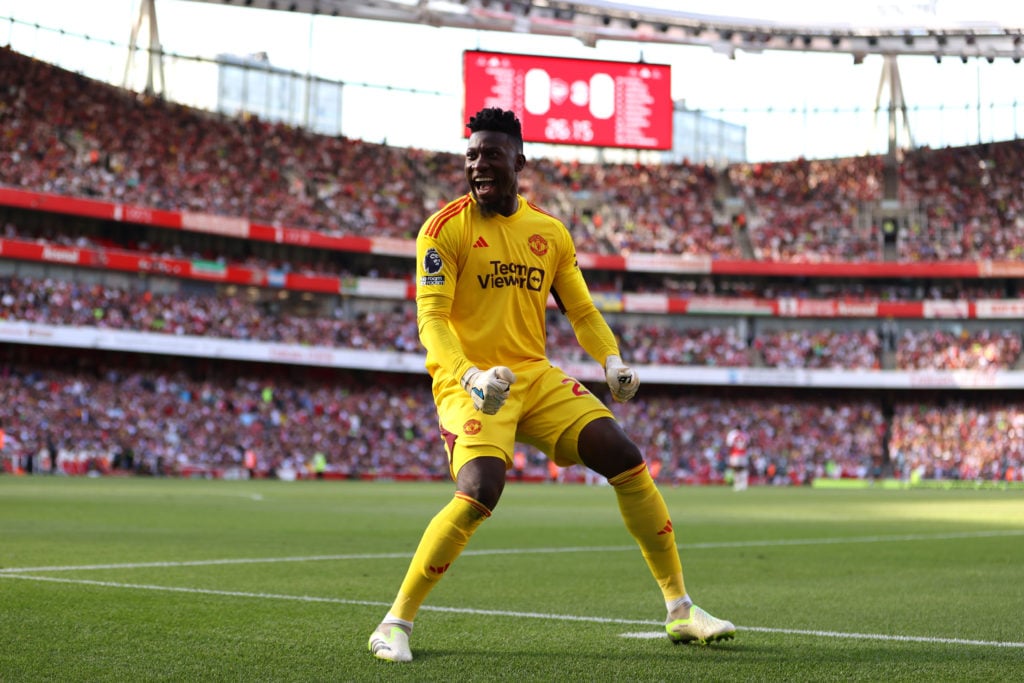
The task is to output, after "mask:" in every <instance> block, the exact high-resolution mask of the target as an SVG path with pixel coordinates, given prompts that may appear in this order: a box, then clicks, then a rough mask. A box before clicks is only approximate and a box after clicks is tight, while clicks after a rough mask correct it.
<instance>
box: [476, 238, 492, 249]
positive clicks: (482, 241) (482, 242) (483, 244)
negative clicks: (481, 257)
mask: <svg viewBox="0 0 1024 683" xmlns="http://www.w3.org/2000/svg"><path fill="white" fill-rule="evenodd" d="M489 246H491V245H489V244H487V240H485V239H484V238H483V237H477V238H476V242H473V248H474V249H476V248H477V247H489Z"/></svg>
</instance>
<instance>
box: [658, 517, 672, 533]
mask: <svg viewBox="0 0 1024 683" xmlns="http://www.w3.org/2000/svg"><path fill="white" fill-rule="evenodd" d="M670 533H672V520H671V519H670V520H668V521H667V522H666V523H665V528H664V529H662V530H661V531H659V532H658V535H659V536H662V535H664V534H670Z"/></svg>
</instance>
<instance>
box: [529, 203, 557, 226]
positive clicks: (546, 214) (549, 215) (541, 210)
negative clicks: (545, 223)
mask: <svg viewBox="0 0 1024 683" xmlns="http://www.w3.org/2000/svg"><path fill="white" fill-rule="evenodd" d="M526 204H527V205H528V206H529V207H530V208H531V209H533V210H534V211H536V212H537V213H542V214H544V215H545V216H547V217H548V218H554V219H555V220H556V221H559V222H561V219H560V218H559V217H558V216H556V215H554V214H553V213H549V212H547V211H545V210H544V209H542V208H540V207H539V206H537V205H536V204H534V203H533V202H529V201H528V202H526Z"/></svg>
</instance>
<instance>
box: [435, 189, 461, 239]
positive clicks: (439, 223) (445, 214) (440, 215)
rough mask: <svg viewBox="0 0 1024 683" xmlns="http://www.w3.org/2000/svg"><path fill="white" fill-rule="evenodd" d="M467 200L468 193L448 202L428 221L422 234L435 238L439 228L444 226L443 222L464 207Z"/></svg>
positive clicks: (439, 231)
mask: <svg viewBox="0 0 1024 683" xmlns="http://www.w3.org/2000/svg"><path fill="white" fill-rule="evenodd" d="M469 202H470V197H469V195H466V196H465V197H462V198H461V199H456V200H455V201H453V202H451V203H450V204H448V206H446V207H444V208H443V209H441V210H440V211H438V212H437V214H436V215H435V216H434V217H433V218H432V219H430V222H429V223H428V224H427V227H426V230H424V232H423V234H425V235H426V236H427V237H431V238H436V237H437V236H438V235H440V234H441V228H443V227H444V224H445V223H447V222H448V221H449V220H450V219H451V218H452V216H455V215H456V214H458V213H459V212H460V211H462V210H463V209H464V208H466V206H467V205H468V204H469Z"/></svg>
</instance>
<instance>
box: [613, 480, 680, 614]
mask: <svg viewBox="0 0 1024 683" xmlns="http://www.w3.org/2000/svg"><path fill="white" fill-rule="evenodd" d="M608 483H610V484H611V485H612V487H613V488H614V490H615V495H616V497H617V498H618V501H619V511H620V512H621V513H622V519H623V521H624V522H625V523H626V528H627V529H628V530H629V533H631V534H632V535H633V538H635V539H636V542H637V543H638V544H639V545H640V551H641V552H642V553H643V556H644V559H645V560H646V561H647V566H648V567H649V568H650V570H651V574H652V575H653V576H654V579H655V580H656V581H657V582H658V586H660V587H661V592H662V593H663V595H664V596H665V601H666V603H670V602H673V601H676V600H678V599H679V598H682V597H683V596H685V595H686V586H685V585H684V583H683V568H682V564H681V563H680V561H679V550H678V548H676V536H675V532H674V531H673V530H672V520H671V519H669V514H668V507H667V506H666V505H665V500H664V498H662V497H661V492H660V491H658V488H657V486H655V484H654V480H653V479H651V475H650V473H649V472H648V471H647V465H645V464H643V465H638V466H637V467H634V468H632V469H630V470H627V471H625V472H623V473H622V474H619V475H617V476H615V477H612V478H611V479H609V480H608Z"/></svg>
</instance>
